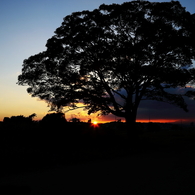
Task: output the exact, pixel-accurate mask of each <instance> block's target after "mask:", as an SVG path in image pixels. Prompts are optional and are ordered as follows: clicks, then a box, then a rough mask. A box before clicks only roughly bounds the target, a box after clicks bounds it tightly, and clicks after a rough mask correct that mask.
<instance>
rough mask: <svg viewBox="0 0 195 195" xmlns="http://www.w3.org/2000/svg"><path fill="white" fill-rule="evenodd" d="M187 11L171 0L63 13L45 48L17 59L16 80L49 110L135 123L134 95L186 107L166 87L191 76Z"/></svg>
mask: <svg viewBox="0 0 195 195" xmlns="http://www.w3.org/2000/svg"><path fill="white" fill-rule="evenodd" d="M194 35H195V16H194V14H190V13H189V12H187V11H186V10H185V8H184V7H182V6H181V4H180V3H179V2H178V1H171V2H163V3H159V2H155V3H151V2H149V1H131V2H126V3H123V4H121V5H119V4H112V5H105V4H103V5H101V6H100V7H99V8H98V9H95V10H93V11H82V12H75V13H72V14H71V15H68V16H66V17H65V18H64V20H63V23H62V25H61V26H60V27H59V28H57V29H56V31H55V35H54V36H53V37H52V38H51V39H49V40H48V41H47V44H46V47H47V49H46V51H43V52H41V53H39V54H37V55H34V56H31V57H29V58H28V59H26V60H24V63H23V68H22V74H21V75H19V77H18V84H19V85H28V86H29V88H28V89H27V91H28V93H30V94H31V95H32V96H33V97H38V98H40V99H42V100H45V101H46V102H48V103H49V105H50V106H51V109H52V110H59V109H61V108H64V107H68V108H73V109H74V108H76V107H77V103H78V102H80V103H81V102H82V103H83V105H85V106H86V108H87V109H88V112H89V114H90V113H95V112H98V111H100V112H101V113H102V114H109V113H112V114H114V115H116V116H118V117H124V118H125V119H126V122H128V123H131V124H133V123H135V121H136V115H137V110H138V107H139V104H140V101H142V100H146V99H152V100H158V101H163V102H168V103H171V104H175V105H176V106H179V107H181V108H182V109H184V110H185V111H187V105H186V103H185V101H184V98H183V95H188V96H190V95H193V93H192V92H188V93H187V94H174V93H169V92H168V91H167V89H169V88H171V89H172V88H177V87H186V85H188V84H189V83H190V82H193V80H194V77H193V75H194V74H193V72H194V69H193V67H192V60H193V59H194V58H195V50H194V49H195V39H194Z"/></svg>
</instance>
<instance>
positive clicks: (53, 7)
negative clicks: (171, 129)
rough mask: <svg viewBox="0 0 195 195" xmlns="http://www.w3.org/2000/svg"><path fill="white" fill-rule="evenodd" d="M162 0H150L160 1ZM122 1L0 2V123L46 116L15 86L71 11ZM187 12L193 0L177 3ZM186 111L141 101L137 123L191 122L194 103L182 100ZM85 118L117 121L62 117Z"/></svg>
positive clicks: (36, 102) (193, 8)
mask: <svg viewBox="0 0 195 195" xmlns="http://www.w3.org/2000/svg"><path fill="white" fill-rule="evenodd" d="M164 1H166V0H151V2H164ZM123 2H125V1H124V0H70V1H67V0H0V25H1V27H0V121H2V120H3V118H4V117H11V116H17V115H24V116H29V115H31V114H32V113H36V114H37V118H36V119H37V120H39V119H41V118H42V117H43V116H44V115H46V114H47V113H48V110H49V107H47V104H46V103H45V102H43V101H39V100H38V99H37V98H32V97H31V96H30V95H29V94H28V93H27V92H26V88H27V87H24V86H19V85H17V84H16V83H17V77H18V75H19V74H20V73H21V69H22V64H23V60H24V59H27V58H28V57H30V56H31V55H34V54H37V53H39V52H42V51H44V50H45V49H46V47H45V44H46V42H47V40H48V39H49V38H51V37H52V36H53V35H54V31H55V30H56V28H58V27H59V26H61V23H62V21H63V18H64V17H65V16H67V15H69V14H71V13H72V12H76V11H82V10H93V9H95V8H98V7H99V5H101V4H103V3H105V4H112V3H119V4H121V3H123ZM180 2H181V4H182V5H183V6H184V7H186V9H187V11H190V12H191V13H195V0H180ZM186 101H187V103H188V108H189V112H188V113H186V112H184V111H183V110H181V109H180V108H177V107H174V106H172V105H169V104H166V103H160V102H155V101H145V102H142V103H141V105H140V107H139V110H138V121H145V122H148V121H149V120H150V121H153V122H157V121H161V122H166V121H170V122H174V121H183V122H184V121H188V122H192V121H194V122H195V101H193V100H189V99H187V100H186ZM73 117H77V118H80V119H81V120H82V121H87V120H88V119H89V118H91V119H92V120H97V121H99V122H105V121H114V120H116V119H118V117H115V116H113V115H109V116H104V117H96V114H95V115H90V116H88V115H87V113H86V111H83V110H82V109H79V110H75V111H71V112H70V113H66V118H67V119H70V118H73Z"/></svg>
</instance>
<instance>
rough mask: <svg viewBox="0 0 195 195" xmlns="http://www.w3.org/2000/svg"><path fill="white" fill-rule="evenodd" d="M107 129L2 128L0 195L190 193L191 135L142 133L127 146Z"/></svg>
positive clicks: (194, 169)
mask: <svg viewBox="0 0 195 195" xmlns="http://www.w3.org/2000/svg"><path fill="white" fill-rule="evenodd" d="M74 128H75V127H74ZM82 128H83V127H82ZM82 128H81V127H80V128H79V129H82ZM112 128H113V127H112ZM112 128H111V127H109V126H106V133H105V130H104V131H102V132H101V130H99V132H97V129H96V132H95V131H94V130H95V129H90V131H89V132H93V133H90V134H89V132H87V131H86V132H84V130H86V126H85V127H84V128H83V129H82V133H81V131H79V132H78V131H77V133H73V134H70V132H69V133H67V134H66V136H62V134H61V131H62V130H60V131H57V130H56V131H55V133H49V132H47V133H45V131H43V132H42V133H40V129H39V131H36V130H34V131H32V129H29V131H28V133H27V131H25V132H26V133H25V132H23V133H22V131H21V129H20V131H18V132H16V131H15V133H13V130H11V131H10V130H9V133H8V129H6V133H5V131H3V132H4V133H2V132H1V162H2V165H1V168H0V171H1V177H0V194H17V193H16V192H18V194H120V195H121V194H132V195H134V194H135V195H138V194H140V195H143V194H149V195H152V194H155V195H158V194H162V195H164V194H166V195H167V194H170V195H174V194H177V195H178V194H185V195H188V194H195V158H194V154H195V131H194V130H185V131H184V130H171V131H170V130H166V131H165V130H164V131H162V130H161V131H156V132H155V131H153V132H142V133H141V134H140V135H139V138H138V139H137V140H134V143H132V144H131V143H129V141H128V139H126V136H125V132H124V131H123V129H121V128H119V129H120V131H118V130H116V128H115V130H113V129H112ZM24 129H26V128H24ZM71 129H73V127H71ZM50 130H51V129H50ZM77 130H78V129H77ZM29 132H30V134H29ZM94 132H95V133H94ZM113 132H114V133H113ZM38 134H39V138H37V137H38V136H37V135H38ZM19 135H20V136H19ZM21 135H22V136H21ZM16 138H17V139H16Z"/></svg>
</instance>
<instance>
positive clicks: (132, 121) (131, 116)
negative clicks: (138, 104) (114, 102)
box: [125, 108, 138, 140]
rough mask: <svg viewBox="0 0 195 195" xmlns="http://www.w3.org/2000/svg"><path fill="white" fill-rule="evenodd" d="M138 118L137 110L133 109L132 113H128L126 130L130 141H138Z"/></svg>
mask: <svg viewBox="0 0 195 195" xmlns="http://www.w3.org/2000/svg"><path fill="white" fill-rule="evenodd" d="M136 117H137V108H135V109H132V110H131V111H130V112H126V117H125V121H126V128H127V135H128V138H129V139H130V140H136V138H137V137H138V132H137V129H136Z"/></svg>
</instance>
